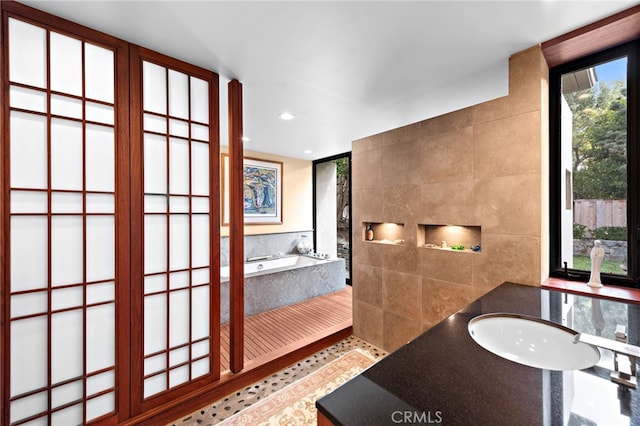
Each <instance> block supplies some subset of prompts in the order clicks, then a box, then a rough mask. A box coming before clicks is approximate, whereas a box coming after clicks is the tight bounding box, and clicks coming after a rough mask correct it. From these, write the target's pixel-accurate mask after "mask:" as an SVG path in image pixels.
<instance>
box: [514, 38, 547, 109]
mask: <svg viewBox="0 0 640 426" xmlns="http://www.w3.org/2000/svg"><path fill="white" fill-rule="evenodd" d="M548 76H549V68H548V67H547V62H546V61H545V59H544V55H543V54H542V50H541V49H540V46H534V47H531V48H529V49H526V50H523V51H521V52H518V53H516V54H514V55H512V56H511V58H509V94H510V95H511V96H512V97H513V98H515V99H518V101H519V102H521V103H522V104H521V105H519V106H521V107H522V108H523V109H537V108H539V106H540V105H541V101H542V96H543V94H544V92H543V91H542V89H543V82H545V81H546V80H547V79H548ZM527 104H528V105H529V106H526V105H527Z"/></svg>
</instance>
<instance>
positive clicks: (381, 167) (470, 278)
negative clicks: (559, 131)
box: [352, 47, 548, 351]
mask: <svg viewBox="0 0 640 426" xmlns="http://www.w3.org/2000/svg"><path fill="white" fill-rule="evenodd" d="M547 77H548V68H547V66H546V62H545V60H544V58H543V56H542V53H541V51H540V49H539V47H533V48H531V49H528V50H526V51H523V52H520V53H518V54H515V55H513V56H512V57H511V58H510V61H509V95H508V96H505V97H503V98H499V99H495V100H492V101H489V102H486V103H483V104H479V105H475V106H473V107H469V108H465V109H463V110H459V111H455V112H452V113H449V114H446V115H443V116H440V117H436V118H432V119H428V120H425V121H422V122H418V123H414V124H411V125H408V126H405V127H402V128H399V129H395V130H391V131H388V132H385V133H381V134H377V135H374V136H370V137H367V138H364V139H360V140H357V141H354V142H353V151H352V160H353V177H352V179H353V181H352V185H353V216H354V217H353V229H354V231H353V234H354V235H353V264H352V268H353V269H352V270H353V307H354V311H353V312H354V313H353V316H354V318H353V323H354V324H353V327H354V334H355V335H356V336H358V337H360V338H362V339H365V340H367V341H369V342H371V343H372V344H374V345H377V346H379V347H382V348H384V349H385V350H388V351H391V350H394V349H396V348H398V347H399V346H401V345H403V344H404V343H406V342H407V341H409V340H411V339H413V338H415V337H416V336H418V335H419V334H420V333H421V332H423V331H424V330H426V329H428V328H429V327H431V326H433V325H434V324H436V323H438V322H439V321H441V320H442V319H444V318H446V317H448V316H449V315H451V314H452V313H454V312H456V311H457V310H459V309H460V308H462V307H463V306H465V305H466V304H468V303H469V302H471V301H473V300H474V299H476V298H477V297H479V296H481V295H482V294H484V293H486V292H487V291H489V290H491V289H493V288H495V287H496V286H498V285H499V284H501V283H502V282H504V281H513V282H519V283H523V284H529V285H540V282H541V280H542V279H544V278H545V274H546V267H545V266H544V265H545V264H546V261H544V262H543V260H542V259H543V258H545V259H546V257H545V256H546V254H545V253H546V247H547V246H548V243H547V238H546V229H547V224H546V222H547V219H546V217H547V216H546V208H547V207H546V206H547V200H546V197H547V195H546V194H547V186H548V176H547V170H548V166H547V165H546V163H547V158H546V152H547V140H548V137H547V128H548V127H547V107H546V103H547V90H548V89H547V87H548V86H547ZM365 222H376V223H381V222H395V223H403V224H404V231H405V232H404V238H405V240H406V242H405V244H404V245H401V246H396V245H389V244H379V243H372V242H368V241H364V238H363V231H362V230H363V227H362V224H363V223H365ZM420 224H454V225H474V226H480V227H481V229H482V234H481V239H482V252H481V253H471V252H455V251H442V250H436V249H429V248H424V247H418V240H419V238H418V225H420ZM422 240H424V238H422Z"/></svg>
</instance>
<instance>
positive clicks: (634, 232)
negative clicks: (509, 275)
mask: <svg viewBox="0 0 640 426" xmlns="http://www.w3.org/2000/svg"><path fill="white" fill-rule="evenodd" d="M623 56H626V57H627V58H628V59H627V242H628V249H627V250H628V252H627V259H628V260H627V268H628V269H627V276H621V275H613V274H607V273H602V274H601V278H602V283H603V284H605V285H606V284H610V285H611V284H613V285H620V286H624V287H633V288H640V258H639V257H638V256H639V254H640V241H639V240H638V237H639V236H640V215H639V211H640V210H639V209H640V182H639V179H640V148H639V147H638V146H637V145H638V143H639V142H640V141H639V140H638V134H639V132H638V124H639V123H640V120H638V110H639V106H638V104H639V99H638V95H639V92H638V85H639V83H640V75H639V71H640V64H639V62H640V39H635V40H633V41H631V42H627V43H623V44H620V45H617V46H614V47H611V48H608V49H605V50H602V51H599V52H596V53H593V54H589V55H586V56H583V57H581V58H578V59H574V60H572V61H570V62H567V63H563V64H561V65H558V66H555V67H553V68H551V69H549V197H550V200H549V205H550V217H549V219H550V221H549V231H550V247H549V254H550V256H549V260H550V262H549V263H550V264H549V275H550V276H551V277H556V278H563V279H567V280H576V281H584V282H587V281H588V280H589V275H590V272H589V271H582V270H577V269H568V268H565V267H564V266H563V260H562V258H561V254H562V251H561V245H562V232H561V231H562V230H561V214H562V208H563V205H564V200H563V196H564V195H563V194H562V191H561V189H560V188H561V182H562V181H561V180H562V179H564V174H563V171H562V170H561V164H562V161H561V160H562V158H561V149H562V146H561V119H562V118H561V112H560V111H561V104H560V99H561V97H562V93H561V78H562V75H563V74H566V73H568V72H572V71H576V70H580V69H583V68H586V67H589V66H595V65H597V64H600V63H603V62H607V61H611V60H614V59H617V58H620V57H623Z"/></svg>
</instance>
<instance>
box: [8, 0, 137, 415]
mask: <svg viewBox="0 0 640 426" xmlns="http://www.w3.org/2000/svg"><path fill="white" fill-rule="evenodd" d="M8 6H10V5H8ZM32 19H35V18H33V17H31V18H25V17H22V16H19V15H13V14H10V13H9V12H7V11H6V9H5V8H4V6H3V20H2V26H3V31H4V44H3V57H4V59H5V63H4V68H3V79H4V81H3V85H4V87H5V88H8V93H5V95H4V97H3V104H4V105H3V124H4V126H3V127H4V133H3V147H2V150H1V151H2V160H3V161H2V165H3V179H2V182H3V185H2V188H3V189H2V190H3V203H2V205H3V206H4V209H3V211H2V223H3V224H2V226H3V230H4V232H3V234H4V235H3V244H4V254H5V256H4V258H5V259H6V262H5V266H4V271H3V274H2V278H3V296H4V300H3V305H2V306H3V320H4V322H5V324H4V327H3V336H2V340H3V354H2V356H1V357H2V363H3V368H4V374H3V384H2V388H3V391H2V393H3V395H2V398H3V400H2V405H3V408H2V410H3V413H2V420H0V422H2V424H11V425H72V424H74V425H75V424H85V423H89V422H94V423H100V422H102V423H104V424H115V419H116V417H117V415H118V412H119V410H120V409H121V408H122V407H121V404H120V401H121V400H120V398H122V396H123V395H122V394H121V393H120V392H119V390H118V382H119V381H120V382H121V381H122V380H123V379H124V380H126V378H127V374H128V373H127V371H126V370H127V369H128V367H127V368H125V369H124V370H122V369H120V368H119V366H118V365H117V359H118V357H119V356H122V352H121V351H122V349H123V348H122V344H123V345H124V346H125V347H126V346H127V341H128V328H124V327H118V322H119V321H121V320H122V319H123V317H122V316H120V317H118V314H117V312H118V310H119V309H120V305H119V300H120V298H119V294H120V292H122V291H126V290H127V289H128V279H129V270H128V265H127V262H128V259H129V253H128V251H129V240H128V229H127V228H124V229H125V231H124V232H121V230H122V228H121V227H122V225H123V221H124V222H126V221H128V213H127V209H128V206H127V193H128V175H127V173H128V170H127V168H126V167H125V168H124V169H122V168H121V167H120V165H119V164H118V158H122V157H124V158H126V156H127V151H125V150H126V144H127V141H126V133H124V134H123V133H122V131H121V130H119V128H118V126H117V123H118V122H120V121H121V120H122V119H123V116H124V119H125V120H126V118H127V109H126V108H125V109H124V112H123V109H122V107H123V106H122V104H123V103H127V102H126V96H127V91H126V85H127V77H126V76H125V81H124V85H119V84H118V83H117V81H116V80H117V76H116V74H117V70H118V67H119V66H125V67H126V65H127V55H126V53H127V52H126V46H123V44H122V43H121V42H120V41H118V40H116V39H113V38H110V37H108V36H104V35H100V34H97V35H96V34H95V33H93V32H90V31H82V32H81V33H77V34H76V33H71V32H66V31H65V28H69V27H70V24H69V23H65V22H63V21H60V27H57V26H56V27H53V26H49V25H43V24H39V23H38V22H36V21H35V20H32ZM93 35H95V36H96V37H97V38H95V39H94V38H92V37H93ZM125 69H126V68H125ZM123 86H124V87H123ZM118 87H120V89H118ZM123 100H124V101H123ZM123 114H124V115H123ZM125 225H128V224H125ZM118 318H120V320H118ZM124 318H126V316H125V317H124ZM119 342H120V343H121V344H119ZM125 349H126V348H125ZM127 350H128V349H127ZM125 393H126V392H125Z"/></svg>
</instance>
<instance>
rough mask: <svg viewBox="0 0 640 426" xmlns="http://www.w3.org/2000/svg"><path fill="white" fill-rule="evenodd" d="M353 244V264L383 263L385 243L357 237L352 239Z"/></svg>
mask: <svg viewBox="0 0 640 426" xmlns="http://www.w3.org/2000/svg"><path fill="white" fill-rule="evenodd" d="M351 244H352V251H351V261H352V263H353V264H359V265H366V266H378V267H379V266H380V265H382V257H383V256H384V248H385V247H384V245H383V244H379V243H373V242H369V241H362V240H361V239H356V238H354V239H353V240H352V241H351Z"/></svg>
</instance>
